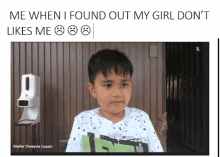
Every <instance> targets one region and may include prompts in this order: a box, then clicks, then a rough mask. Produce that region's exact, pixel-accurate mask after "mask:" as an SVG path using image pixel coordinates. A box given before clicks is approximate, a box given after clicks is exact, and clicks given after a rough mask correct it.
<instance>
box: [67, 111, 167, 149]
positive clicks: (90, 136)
mask: <svg viewBox="0 0 220 157" xmlns="http://www.w3.org/2000/svg"><path fill="white" fill-rule="evenodd" d="M100 109H101V107H99V108H96V109H93V110H89V111H84V112H81V113H80V114H78V115H77V116H76V117H75V119H74V124H73V127H72V131H71V134H70V138H69V141H68V144H67V148H66V152H164V151H163V148H162V146H161V143H160V140H159V139H158V136H157V134H156V132H155V129H154V127H153V125H152V123H151V121H150V118H149V116H148V114H147V113H146V112H144V111H142V110H140V109H136V108H131V107H126V108H125V115H124V117H123V119H122V120H121V121H119V122H116V123H113V122H112V121H110V120H108V119H106V118H105V117H102V116H100V115H99V111H100Z"/></svg>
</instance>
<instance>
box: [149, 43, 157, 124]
mask: <svg viewBox="0 0 220 157" xmlns="http://www.w3.org/2000/svg"><path fill="white" fill-rule="evenodd" d="M150 45H156V44H155V43H151V44H150ZM150 60H151V73H150V76H151V97H150V98H151V121H152V123H153V124H154V123H155V122H156V120H157V58H150Z"/></svg>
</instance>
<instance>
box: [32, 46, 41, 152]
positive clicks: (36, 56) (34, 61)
mask: <svg viewBox="0 0 220 157" xmlns="http://www.w3.org/2000/svg"><path fill="white" fill-rule="evenodd" d="M32 47H33V48H32V50H33V52H32V65H33V75H37V76H39V70H38V69H39V64H38V63H39V52H38V43H32ZM35 133H36V145H40V143H39V123H38V124H36V130H35ZM36 152H39V149H36Z"/></svg>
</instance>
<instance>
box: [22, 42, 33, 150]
mask: <svg viewBox="0 0 220 157" xmlns="http://www.w3.org/2000/svg"><path fill="white" fill-rule="evenodd" d="M25 61H26V56H25V43H23V42H22V43H20V77H19V78H21V79H20V82H19V96H20V95H21V81H22V75H24V74H25V69H26V68H25V63H26V62H25ZM23 112H24V108H23V107H19V119H20V118H21V116H22V114H23ZM19 127H20V140H21V145H25V144H27V143H28V144H31V143H30V142H29V141H28V140H27V136H29V137H30V136H31V132H28V133H27V127H26V126H19ZM29 139H30V138H29ZM20 151H21V152H30V151H31V149H29V148H27V149H26V148H24V149H21V150H20Z"/></svg>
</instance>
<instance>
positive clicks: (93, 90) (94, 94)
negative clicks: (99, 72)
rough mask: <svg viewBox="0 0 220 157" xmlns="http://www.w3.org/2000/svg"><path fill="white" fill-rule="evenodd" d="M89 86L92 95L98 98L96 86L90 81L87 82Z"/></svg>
mask: <svg viewBox="0 0 220 157" xmlns="http://www.w3.org/2000/svg"><path fill="white" fill-rule="evenodd" d="M87 88H88V90H89V91H90V93H91V94H92V96H93V97H94V98H96V91H95V87H94V86H93V85H92V84H91V83H90V82H89V83H88V84H87Z"/></svg>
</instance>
